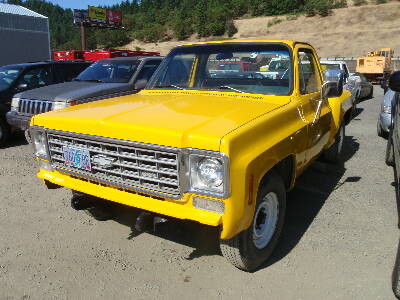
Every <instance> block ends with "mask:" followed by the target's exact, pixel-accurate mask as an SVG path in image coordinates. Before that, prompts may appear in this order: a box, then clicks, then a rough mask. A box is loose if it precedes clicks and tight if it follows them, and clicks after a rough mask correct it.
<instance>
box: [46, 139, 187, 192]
mask: <svg viewBox="0 0 400 300" xmlns="http://www.w3.org/2000/svg"><path fill="white" fill-rule="evenodd" d="M93 138H95V137H93ZM47 140H48V145H49V153H50V157H51V162H52V165H53V167H54V168H56V169H59V170H61V171H62V170H67V171H72V172H73V173H75V174H81V175H83V176H84V177H87V178H90V179H94V180H99V181H102V182H104V181H105V182H109V183H111V184H114V185H117V186H121V187H123V188H128V189H133V190H139V191H147V190H153V191H157V192H161V193H167V194H173V195H178V194H180V188H179V187H180V185H179V168H178V153H177V152H173V151H171V152H169V151H164V150H158V149H157V148H156V147H155V146H153V145H148V148H147V147H146V145H142V144H140V147H138V146H136V143H135V145H132V146H131V145H125V144H119V143H121V141H118V140H111V139H107V142H104V141H97V140H92V139H91V138H87V136H85V137H77V136H75V135H74V136H69V135H62V134H58V133H57V134H55V133H47ZM114 142H115V143H114ZM127 143H129V142H127ZM63 146H69V147H75V148H78V149H85V150H88V151H89V154H90V157H91V160H92V170H91V171H84V170H81V169H77V168H73V167H71V166H67V165H66V164H64V156H63ZM142 146H143V147H142ZM95 155H96V156H97V155H102V156H103V157H105V158H108V159H110V160H112V161H113V162H112V165H111V166H107V168H104V167H101V166H99V165H96V164H94V163H93V157H94V156H95Z"/></svg>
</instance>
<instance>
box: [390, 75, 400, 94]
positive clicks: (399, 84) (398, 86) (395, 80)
mask: <svg viewBox="0 0 400 300" xmlns="http://www.w3.org/2000/svg"><path fill="white" fill-rule="evenodd" d="M389 88H390V89H391V90H392V91H395V92H400V71H397V72H394V73H393V74H392V75H390V78H389Z"/></svg>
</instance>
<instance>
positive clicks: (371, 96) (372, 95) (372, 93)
mask: <svg viewBox="0 0 400 300" xmlns="http://www.w3.org/2000/svg"><path fill="white" fill-rule="evenodd" d="M372 98H374V87H373V86H372V87H371V92H370V93H369V94H368V98H367V99H372Z"/></svg>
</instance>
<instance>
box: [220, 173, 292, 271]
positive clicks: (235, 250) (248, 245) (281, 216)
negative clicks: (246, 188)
mask: <svg viewBox="0 0 400 300" xmlns="http://www.w3.org/2000/svg"><path fill="white" fill-rule="evenodd" d="M267 195H275V196H276V199H275V201H277V203H278V204H277V208H278V209H277V217H276V222H275V229H274V231H273V234H272V236H271V237H270V239H269V240H267V244H266V245H265V246H264V247H260V245H259V247H257V246H256V242H255V241H254V237H253V234H254V232H255V230H256V228H257V222H260V221H261V219H262V216H261V217H260V215H261V213H260V214H257V216H258V218H261V219H258V220H256V212H258V211H261V209H262V206H263V205H265V203H266V202H267V200H266V199H264V197H266V196H267ZM275 196H273V197H275ZM285 212H286V190H285V185H284V183H283V180H282V179H281V177H280V176H279V175H278V174H277V173H276V172H275V171H270V172H269V173H268V174H267V177H266V179H265V180H264V181H263V182H262V184H261V185H260V188H259V191H258V194H257V203H256V207H255V210H254V217H253V222H252V224H251V226H250V227H249V228H248V229H246V230H245V231H243V232H241V233H239V234H238V235H236V236H235V237H233V238H231V239H228V240H221V242H220V248H221V252H222V255H223V256H224V257H225V258H226V259H227V260H228V261H229V262H230V263H231V264H233V265H234V266H235V267H237V268H239V269H241V270H244V271H254V270H255V269H257V268H258V267H260V266H261V265H262V264H263V263H264V262H265V261H266V260H267V259H268V258H269V257H270V256H271V254H272V252H273V250H274V249H275V247H276V245H277V244H278V241H279V237H280V235H281V232H282V228H283V225H284V221H285ZM262 221H265V214H264V219H262ZM262 221H261V222H262ZM265 222H266V221H265Z"/></svg>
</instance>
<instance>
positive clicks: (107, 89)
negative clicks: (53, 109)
mask: <svg viewBox="0 0 400 300" xmlns="http://www.w3.org/2000/svg"><path fill="white" fill-rule="evenodd" d="M129 89H130V87H129V84H128V83H97V82H85V81H72V82H64V83H59V84H53V85H49V86H44V87H41V88H38V89H33V90H29V91H25V92H23V93H21V94H20V97H21V98H26V99H38V100H47V101H61V102H70V101H75V100H82V99H86V98H93V97H99V96H103V95H108V94H114V93H118V92H123V91H127V90H129Z"/></svg>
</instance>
